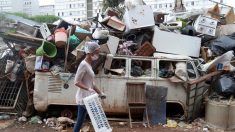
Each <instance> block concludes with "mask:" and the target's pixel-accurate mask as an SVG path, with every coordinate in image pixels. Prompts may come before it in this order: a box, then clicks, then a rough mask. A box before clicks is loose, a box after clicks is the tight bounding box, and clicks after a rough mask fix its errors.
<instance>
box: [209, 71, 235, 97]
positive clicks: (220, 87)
mask: <svg viewBox="0 0 235 132" xmlns="http://www.w3.org/2000/svg"><path fill="white" fill-rule="evenodd" d="M213 84H214V86H213V87H214V89H215V91H216V92H217V93H218V94H219V95H222V96H225V97H230V96H231V95H235V80H234V79H233V78H232V77H230V76H228V75H223V76H220V77H218V78H217V79H216V80H215V81H214V83H213Z"/></svg>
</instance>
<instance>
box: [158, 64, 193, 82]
mask: <svg viewBox="0 0 235 132" xmlns="http://www.w3.org/2000/svg"><path fill="white" fill-rule="evenodd" d="M190 64H191V63H190ZM158 76H159V77H161V78H167V79H170V81H172V82H185V81H187V80H188V75H187V64H186V61H181V60H179V61H171V60H170V61H169V60H161V61H159V73H158Z"/></svg>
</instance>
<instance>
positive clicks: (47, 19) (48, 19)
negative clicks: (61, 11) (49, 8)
mask: <svg viewBox="0 0 235 132" xmlns="http://www.w3.org/2000/svg"><path fill="white" fill-rule="evenodd" d="M10 14H12V15H16V16H20V17H23V18H25V19H29V20H33V21H36V22H40V23H53V22H55V21H56V20H58V19H59V17H57V16H54V15H37V16H29V15H27V14H25V13H20V12H15V13H10Z"/></svg>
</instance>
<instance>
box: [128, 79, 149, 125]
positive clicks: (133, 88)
mask: <svg viewBox="0 0 235 132" xmlns="http://www.w3.org/2000/svg"><path fill="white" fill-rule="evenodd" d="M126 87H127V105H128V111H129V121H130V127H131V128H132V123H139V122H132V118H131V109H144V111H145V114H143V115H145V116H146V121H147V124H148V126H149V118H148V110H147V106H146V97H145V83H144V82H136V83H135V82H133V83H132V82H127V83H126Z"/></svg>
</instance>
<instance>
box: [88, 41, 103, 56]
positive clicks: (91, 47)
mask: <svg viewBox="0 0 235 132" xmlns="http://www.w3.org/2000/svg"><path fill="white" fill-rule="evenodd" d="M99 48H100V46H99V44H98V43H97V42H86V43H85V53H86V54H88V53H93V52H94V51H95V50H97V49H99Z"/></svg>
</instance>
